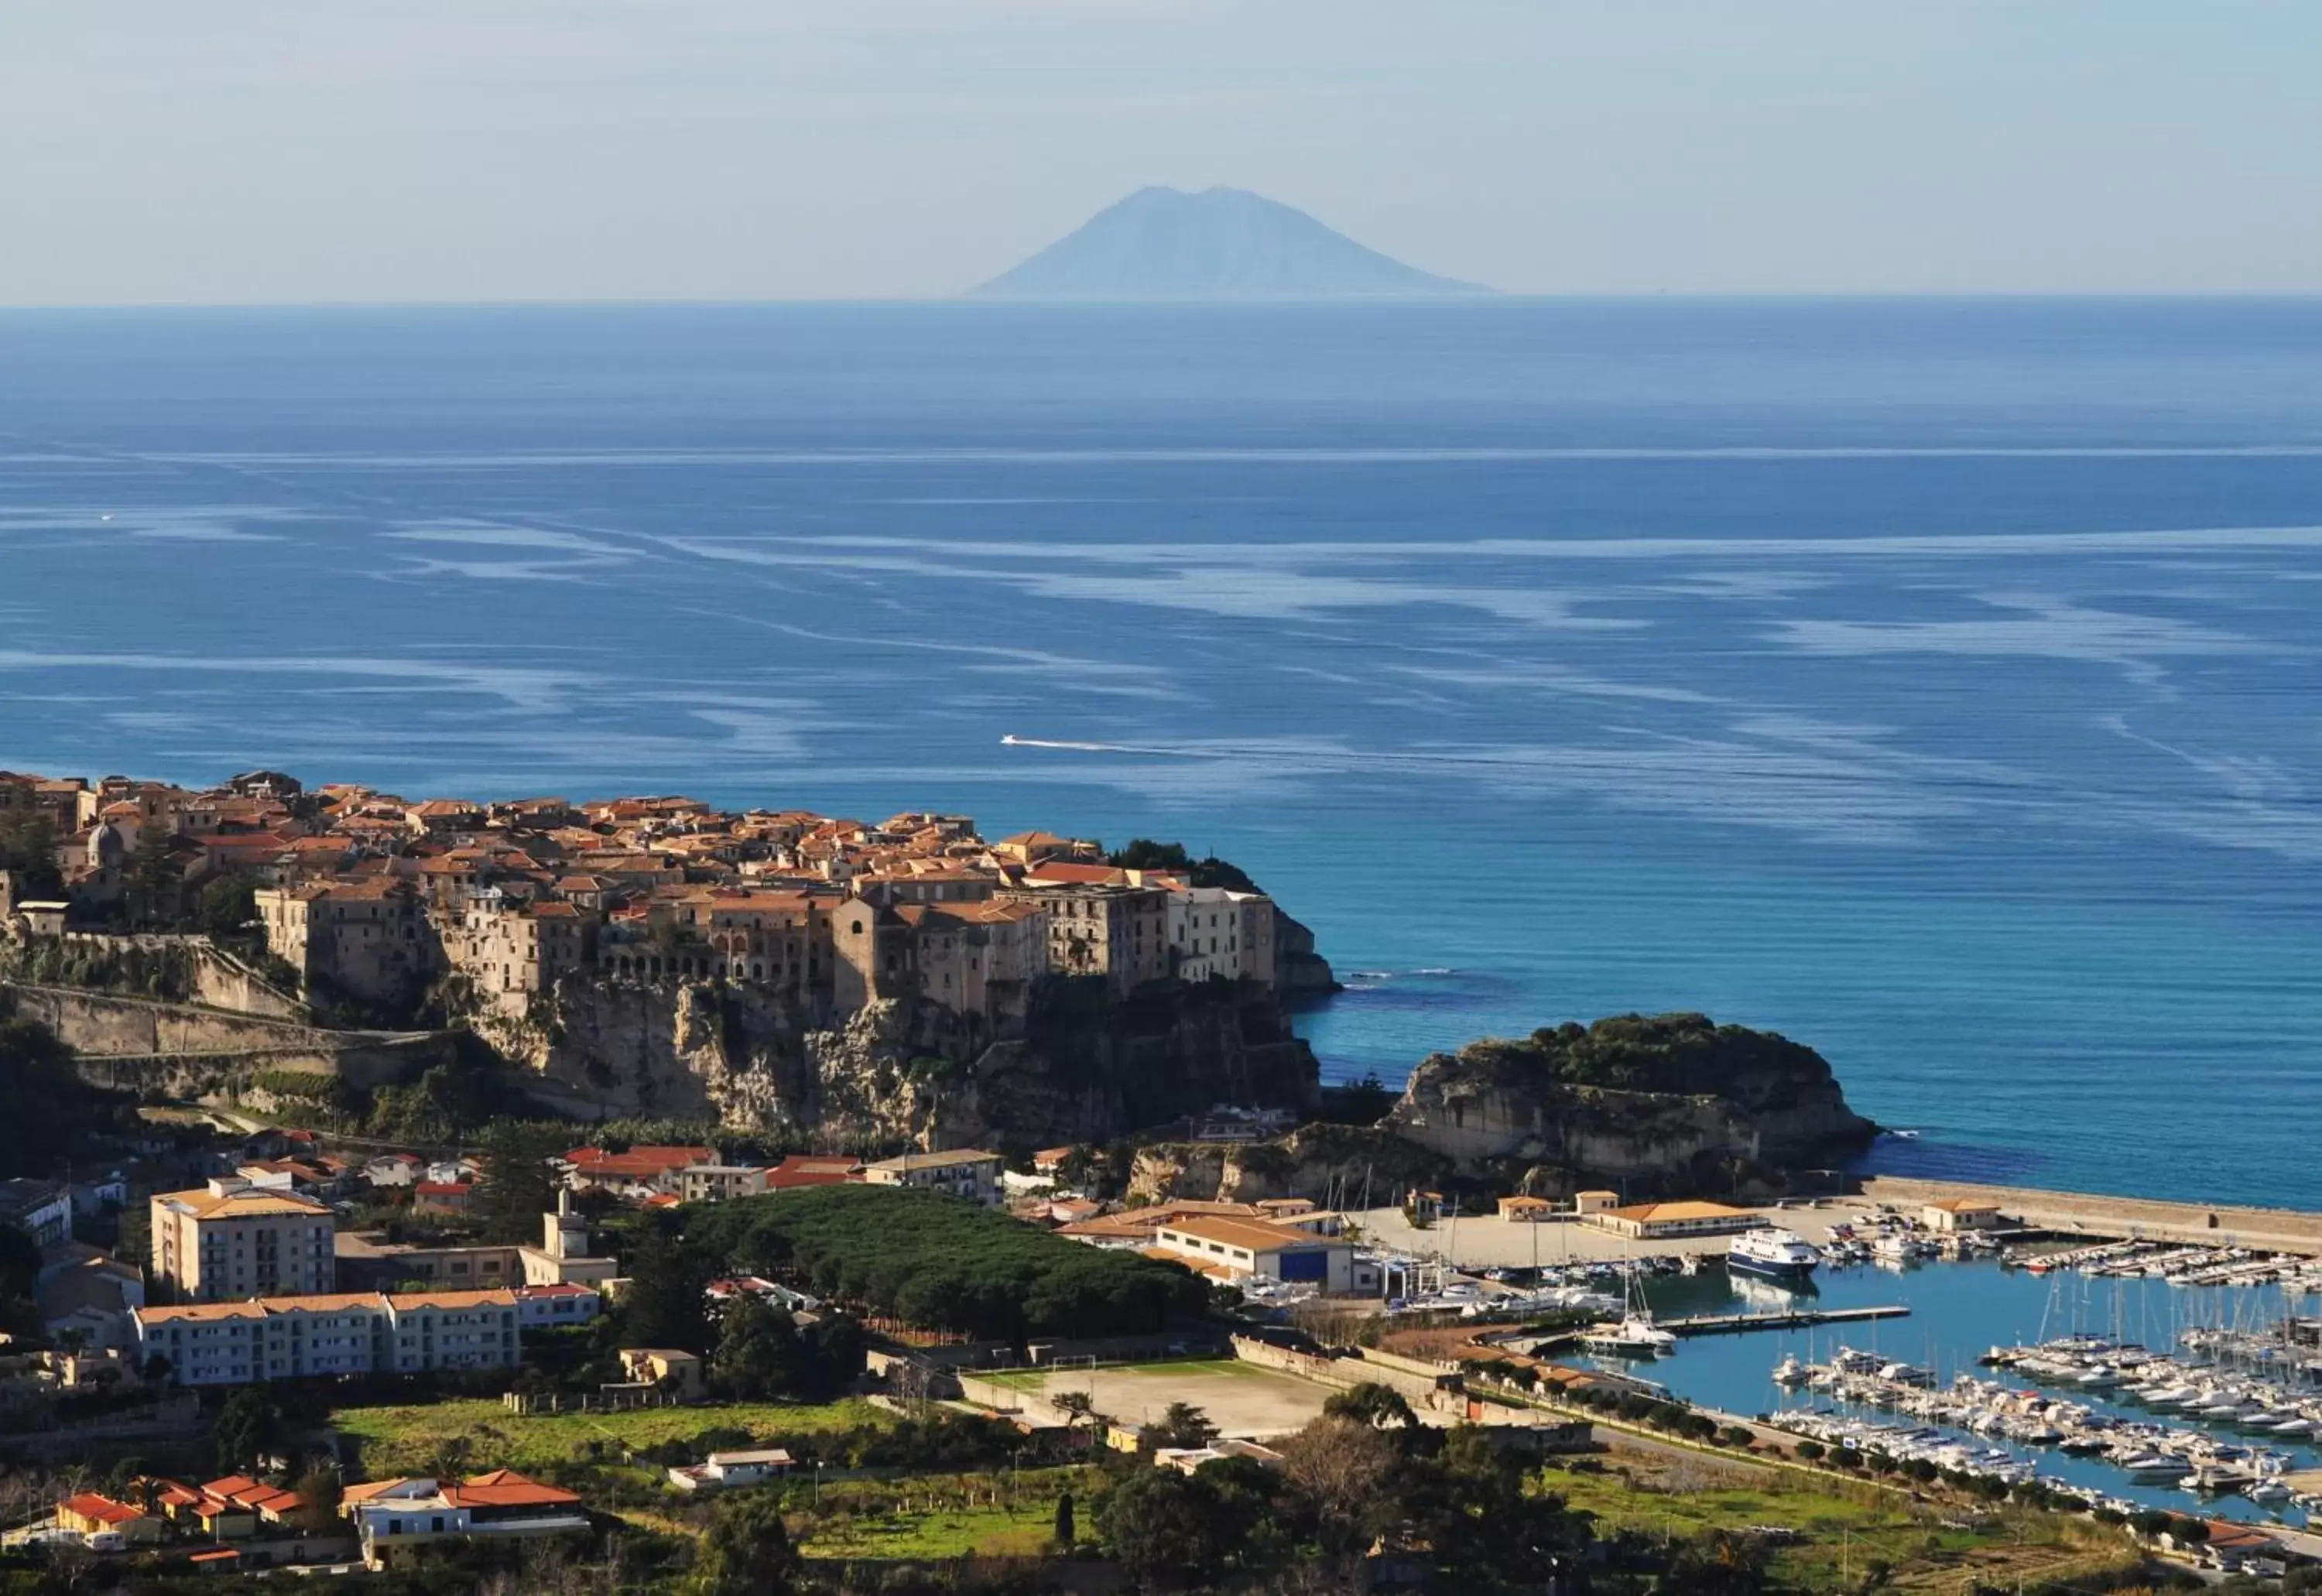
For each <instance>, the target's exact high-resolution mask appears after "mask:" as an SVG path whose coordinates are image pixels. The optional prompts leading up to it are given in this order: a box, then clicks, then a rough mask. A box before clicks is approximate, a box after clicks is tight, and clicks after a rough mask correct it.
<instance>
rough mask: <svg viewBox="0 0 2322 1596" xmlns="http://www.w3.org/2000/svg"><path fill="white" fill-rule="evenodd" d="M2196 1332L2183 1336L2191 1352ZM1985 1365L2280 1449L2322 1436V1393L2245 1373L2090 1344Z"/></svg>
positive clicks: (2089, 1340)
mask: <svg viewBox="0 0 2322 1596" xmlns="http://www.w3.org/2000/svg"><path fill="white" fill-rule="evenodd" d="M2193 1335H2194V1333H2193V1332H2188V1336H2187V1339H2188V1342H2189V1344H2190V1342H2191V1339H2192V1336H2193ZM1983 1361H1984V1362H1985V1363H1989V1364H1992V1365H1993V1366H1995V1367H1998V1368H2004V1369H2008V1370H2011V1371H2013V1372H2014V1373H2018V1374H2023V1375H2025V1376H2027V1377H2029V1378H2031V1379H2033V1380H2036V1381H2039V1382H2041V1383H2042V1384H2043V1385H2051V1386H2071V1387H2075V1388H2077V1389H2079V1390H2082V1391H2092V1392H2101V1393H2103V1394H2105V1395H2106V1396H2107V1397H2109V1398H2112V1399H2114V1400H2122V1401H2132V1402H2135V1403H2137V1404H2138V1405H2140V1406H2142V1407H2145V1408H2152V1409H2158V1410H2161V1411H2163V1412H2173V1413H2181V1414H2183V1415H2184V1416H2186V1417H2187V1418H2196V1419H2199V1420H2201V1421H2203V1422H2205V1423H2208V1424H2215V1425H2223V1426H2226V1427H2232V1428H2235V1429H2240V1430H2246V1431H2249V1432H2252V1433H2253V1434H2257V1435H2263V1436H2273V1437H2277V1438H2279V1439H2280V1440H2282V1441H2285V1442H2306V1441H2311V1440H2313V1439H2314V1438H2316V1437H2317V1436H2322V1390H2317V1389H2315V1388H2314V1387H2312V1386H2305V1385H2293V1384H2291V1383H2290V1382H2287V1381H2283V1380H2277V1379H2272V1378H2270V1377H2268V1376H2266V1375H2263V1374H2259V1373H2254V1372H2253V1371H2250V1370H2244V1369H2235V1368H2232V1367H2230V1366H2227V1365H2225V1364H2219V1363H2194V1362H2191V1361H2189V1360H2187V1359H2183V1358H2178V1357H2171V1356H2170V1355H2168V1354H2162V1353H2153V1352H2148V1351H2146V1350H2145V1349H2144V1348H2143V1347H2140V1346H2135V1345H2125V1344H2121V1343H2116V1342H2111V1341H2107V1340H2102V1339H2098V1338H2094V1337H2088V1336H2068V1337H2065V1338H2064V1339H2062V1340H2059V1341H2052V1342H2046V1343H2043V1344H2042V1345H2039V1346H2034V1347H2000V1346H1996V1347H1993V1348H1992V1349H1991V1351H1990V1352H1988V1353H1987V1354H1985V1355H1984V1359H1983Z"/></svg>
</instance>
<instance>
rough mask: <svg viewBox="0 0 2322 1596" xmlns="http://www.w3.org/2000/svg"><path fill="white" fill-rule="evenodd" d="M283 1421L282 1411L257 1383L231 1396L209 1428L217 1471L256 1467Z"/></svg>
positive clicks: (230, 1471)
mask: <svg viewBox="0 0 2322 1596" xmlns="http://www.w3.org/2000/svg"><path fill="white" fill-rule="evenodd" d="M280 1424H281V1415H280V1414H279V1412H278V1411H277V1410H276V1409H275V1407H274V1404H273V1402H272V1400H270V1399H269V1398H268V1396H267V1394H266V1393H265V1392H264V1391H261V1390H260V1389H259V1388H258V1387H256V1386H254V1385H246V1386H243V1387H242V1389H241V1390H239V1391H235V1392H234V1393H233V1395H232V1396H230V1397H228V1398H227V1399H226V1400H225V1405H224V1407H222V1408H220V1409H218V1416H217V1421H216V1423H215V1424H214V1425H213V1426H212V1427H211V1430H210V1441H211V1444H212V1446H214V1447H215V1449H216V1452H217V1466H218V1472H219V1473H226V1474H233V1473H242V1472H243V1471H244V1470H246V1469H249V1468H251V1467H254V1466H255V1465H256V1464H257V1462H258V1460H259V1459H260V1458H261V1457H262V1456H264V1455H266V1453H267V1451H268V1450H269V1449H270V1447H271V1446H273V1445H274V1440H275V1436H276V1433H277V1431H278V1429H279V1427H280Z"/></svg>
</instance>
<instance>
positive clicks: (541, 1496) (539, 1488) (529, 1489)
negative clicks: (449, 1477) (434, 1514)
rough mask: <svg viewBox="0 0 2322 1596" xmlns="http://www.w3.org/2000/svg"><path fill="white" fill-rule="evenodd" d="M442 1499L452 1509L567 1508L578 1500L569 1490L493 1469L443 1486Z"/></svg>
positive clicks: (511, 1470)
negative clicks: (487, 1472) (455, 1483)
mask: <svg viewBox="0 0 2322 1596" xmlns="http://www.w3.org/2000/svg"><path fill="white" fill-rule="evenodd" d="M443 1500H445V1501H447V1502H449V1503H450V1504H451V1505H452V1506H453V1507H456V1508H556V1507H571V1506H572V1505H574V1504H575V1503H577V1502H579V1501H580V1498H579V1497H578V1496H575V1495H574V1494H573V1493H572V1492H571V1491H562V1490H559V1489H558V1488H557V1487H555V1486H553V1485H544V1484H542V1483H541V1482H539V1481H537V1480H532V1479H527V1478H526V1477H525V1476H524V1475H522V1474H519V1473H517V1472H516V1471H515V1470H514V1469H494V1470H493V1471H492V1472H491V1473H489V1474H478V1475H476V1476H475V1477H474V1478H473V1479H471V1480H465V1481H462V1482H461V1483H459V1484H457V1485H453V1486H448V1487H446V1488H445V1490H444V1491H443Z"/></svg>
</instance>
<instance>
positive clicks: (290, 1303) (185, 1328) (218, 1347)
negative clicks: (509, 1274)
mask: <svg viewBox="0 0 2322 1596" xmlns="http://www.w3.org/2000/svg"><path fill="white" fill-rule="evenodd" d="M132 1317H133V1320H134V1322H135V1325H136V1333H137V1350H138V1356H139V1357H140V1358H141V1359H142V1358H151V1357H153V1356H156V1355H159V1356H160V1357H162V1358H164V1359H166V1360H167V1361H168V1363H169V1379H170V1381H171V1382H172V1383H174V1384H178V1385H250V1384H256V1383H259V1382H265V1381H270V1380H303V1379H311V1378H316V1377H326V1376H332V1375H346V1374H369V1373H399V1374H407V1373H424V1372H426V1371H429V1370H435V1369H494V1368H514V1367H515V1366H516V1365H517V1363H519V1362H521V1361H522V1353H521V1350H520V1347H519V1344H518V1340H517V1333H518V1331H519V1329H520V1328H521V1323H520V1320H521V1311H520V1309H519V1307H518V1303H517V1294H516V1292H514V1291H513V1290H504V1289H503V1290H482V1291H412V1292H405V1293H402V1294H400V1295H393V1296H390V1295H386V1294H382V1293H378V1292H347V1293H336V1294H330V1295H314V1296H284V1297H267V1298H261V1299H259V1300H255V1301H250V1302H214V1303H189V1304H185V1305H181V1306H178V1307H170V1308H141V1309H137V1310H136V1312H135V1313H134V1314H133V1316H132Z"/></svg>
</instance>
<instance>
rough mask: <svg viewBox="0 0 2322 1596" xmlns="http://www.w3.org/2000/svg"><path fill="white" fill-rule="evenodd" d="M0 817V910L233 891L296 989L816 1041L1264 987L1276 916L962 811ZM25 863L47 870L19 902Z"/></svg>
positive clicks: (25, 810) (244, 809) (4, 795)
mask: <svg viewBox="0 0 2322 1596" xmlns="http://www.w3.org/2000/svg"><path fill="white" fill-rule="evenodd" d="M0 825H14V826H15V827H16V828H17V829H18V831H19V832H20V834H26V835H32V836H37V837H39V838H40V839H41V842H42V843H44V844H45V852H46V853H47V855H48V858H47V859H46V860H45V861H28V862H30V863H35V864H38V863H45V864H46V865H48V866H49V867H50V871H47V872H43V873H45V874H46V875H47V877H48V889H46V890H35V886H36V883H35V882H34V881H32V880H27V879H26V878H27V876H28V874H30V873H31V872H30V871H27V869H26V868H24V864H25V863H26V862H20V864H19V868H17V869H16V870H14V871H10V872H7V874H6V875H5V876H0V917H7V916H10V915H16V916H21V917H23V918H24V920H25V921H26V923H27V924H29V925H32V926H36V927H39V928H42V929H51V930H62V929H65V928H67V927H69V926H89V927H91V928H96V927H102V926H107V925H112V924H119V923H144V922H148V921H151V920H152V919H153V918H155V917H157V915H162V914H175V913H177V912H178V910H179V908H180V907H181V906H182V905H183V904H184V903H186V902H187V901H190V900H193V899H197V898H198V897H199V896H200V894H201V893H202V892H203V891H204V890H205V889H208V888H210V887H212V886H213V885H215V884H216V883H220V882H233V881H245V882H248V883H250V885H251V889H252V895H251V901H252V905H253V907H254V912H255V917H256V918H257V920H258V921H259V922H260V923H261V925H262V926H263V928H264V933H265V946H266V950H267V952H268V953H270V954H271V955H272V956H273V957H275V958H277V959H279V960H280V961H281V962H282V963H283V964H284V965H285V966H286V967H287V968H288V970H289V971H291V972H292V973H293V974H294V975H295V977H296V979H297V980H298V981H299V982H300V983H301V985H302V986H304V987H305V988H307V989H310V990H320V991H323V992H325V993H328V994H331V995H333V996H335V997H338V998H341V999H351V1000H352V1001H353V1002H355V1003H357V1004H361V1005H370V1006H372V1007H374V1008H380V1009H385V1010H389V1011H392V1010H394V1009H396V1008H402V1007H407V1006H409V1005H410V1004H411V1003H412V1002H413V1001H414V1000H415V999H416V996H417V995H418V994H419V993H420V992H421V991H422V990H425V988H426V987H427V985H428V984H429V983H430V982H432V981H434V980H438V979H440V978H442V977H444V976H447V975H449V976H454V977H458V978H460V980H462V982H463V983H464V985H465V988H466V990H468V991H469V992H470V993H471V994H472V997H473V999H474V1001H475V1002H476V1003H478V1004H479V1005H480V1006H482V1007H483V1008H486V1009H489V1010H491V1011H495V1012H498V1013H499V1014H501V1015H504V1016H506V1017H510V1018H521V1017H523V1016H524V1015H525V1014H526V1011H527V1009H528V1008H529V1007H530V1006H531V1005H532V1004H533V1003H534V1002H535V1000H536V999H538V998H539V997H540V995H541V994H542V993H544V992H545V991H547V990H550V989H551V988H553V986H554V985H555V983H556V982H557V981H558V980H560V979H562V978H565V977H567V976H575V975H579V976H585V977H589V978H592V979H596V978H601V979H608V980H618V981H622V982H635V983H649V984H654V985H668V986H675V985H677V984H679V983H682V982H685V981H690V980H707V979H711V978H715V979H718V980H724V981H727V982H732V983H736V984H738V985H747V986H749V987H751V988H753V989H758V990H763V991H765V992H768V993H772V994H780V995H782V996H784V997H787V998H789V999H792V1000H794V1001H796V1002H798V1003H800V1004H801V1005H805V1006H807V1007H809V1008H810V1009H811V1010H812V1011H813V1012H814V1013H816V1014H817V1015H818V1016H819V1017H822V1018H823V1019H824V1020H825V1021H826V1022H827V1021H828V1020H830V1019H833V1018H842V1017H844V1016H846V1014H848V1013H851V1012H854V1011H855V1010H856V1009H859V1008H862V1007H863V1006H864V1004H865V1003H867V1002H870V1001H873V1000H875V999H881V998H892V997H911V998H916V999H921V1000H924V1001H926V1002H928V1003H931V1004H935V1005H938V1006H940V1007H941V1008H945V1009H946V1010H949V1011H951V1012H953V1013H955V1014H956V1015H958V1016H960V1017H962V1018H963V1019H964V1021H965V1022H966V1023H967V1024H968V1026H970V1027H971V1029H972V1030H974V1031H975V1032H977V1033H978V1034H980V1035H993V1034H997V1033H1000V1032H1003V1031H1005V1030H1007V1029H1008V1028H1010V1026H1011V1024H1012V1023H1013V1022H1015V1021H1018V1020H1020V1017H1021V1014H1022V1006H1023V1004H1024V1002H1025V999H1026V994H1027V993H1028V990H1030V989H1031V987H1032V986H1034V985H1035V984H1036V983H1038V981H1039V980H1041V979H1042V978H1044V977H1046V976H1048V975H1050V974H1052V973H1054V974H1062V975H1075V976H1097V977H1102V979H1103V980H1104V981H1105V982H1106V983H1107V984H1108V985H1109V986H1111V988H1113V989H1114V990H1119V991H1123V992H1126V991H1129V990H1134V989H1135V988H1137V987H1138V986H1140V985H1143V984H1145V983H1147V982H1150V981H1153V980H1159V979H1161V978H1163V977H1174V978H1175V979H1179V980H1186V981H1195V982H1199V981H1208V980H1224V981H1246V982H1250V983H1253V984H1255V985H1257V986H1259V987H1264V988H1271V987H1273V986H1274V985H1275V982H1276V980H1277V979H1278V976H1279V968H1278V965H1279V955H1280V954H1281V953H1282V952H1284V950H1281V949H1278V948H1277V938H1278V935H1279V933H1278V929H1277V911H1276V909H1275V905H1274V903H1273V900H1272V899H1270V898H1267V897H1266V895H1265V894H1263V893H1261V892H1258V891H1256V890H1254V889H1247V888H1246V887H1237V886H1235V885H1227V884H1219V883H1216V882H1211V881H1208V880H1203V879H1202V876H1203V872H1202V871H1201V870H1200V869H1199V868H1198V867H1197V866H1196V865H1195V862H1193V861H1190V860H1186V859H1184V858H1183V857H1182V853H1181V854H1180V855H1179V856H1178V857H1176V858H1175V859H1172V860H1169V861H1166V862H1164V863H1162V864H1161V865H1159V866H1157V867H1156V866H1152V865H1147V864H1143V863H1137V862H1132V863H1126V864H1122V863H1114V862H1110V861H1109V860H1108V859H1107V858H1106V856H1105V854H1104V852H1103V850H1102V848H1101V847H1100V846H1099V845H1098V844H1095V843H1092V842H1088V841H1083V840H1076V839H1073V838H1069V837H1064V836H1058V835H1055V834H1050V833H1047V832H1041V831H1030V832H1024V833H1020V834H1016V835H1013V836H1009V837H1004V838H1001V840H999V841H998V842H993V843H987V842H985V841H984V840H983V838H982V837H980V836H979V835H978V834H976V830H975V826H974V821H973V820H971V819H970V818H968V817H967V816H958V815H932V814H900V815H894V816H889V817H888V818H886V819H885V820H883V821H880V822H878V823H875V824H873V823H867V822H864V821H861V820H855V819H848V818H843V817H833V816H822V815H816V814H811V813H809V812H807V811H804V810H798V809H784V810H772V811H769V810H750V811H746V812H741V813H735V812H729V811H724V810H719V809H717V808H714V807H711V806H710V805H708V804H707V803H703V802H701V801H699V800H698V799H694V798H677V797H646V798H615V799H609V800H606V801H602V802H593V803H582V804H577V805H576V804H574V803H571V802H568V801H566V800H565V799H562V798H526V799H518V800H514V801H508V802H493V803H476V802H471V801H468V800H465V799H459V798H422V799H417V800H413V799H407V798H398V797H396V796H394V795H392V794H389V793H384V792H379V791H375V790H373V789H370V788H367V787H361V786H352V785H346V784H337V783H332V784H325V785H323V786H320V787H317V788H315V789H313V790H312V791H311V792H310V791H308V790H307V789H306V788H305V787H304V786H303V784H302V783H301V782H300V781H299V780H297V778H295V777H292V776H288V775H285V774H283V773H281V772H279V771H253V772H250V773H247V774H244V775H241V776H237V777H234V778H233V780H230V781H227V782H225V783H224V784H223V785H221V786H220V787H217V788H215V789H207V790H202V791H195V790H189V789H184V788H180V787H176V786H172V785H169V784H168V783H162V782H151V781H134V780H128V779H126V778H123V777H117V776H114V777H105V778H103V779H101V780H88V779H85V778H78V777H69V778H54V777H44V776H34V775H25V774H19V773H14V772H9V771H0Z"/></svg>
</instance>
